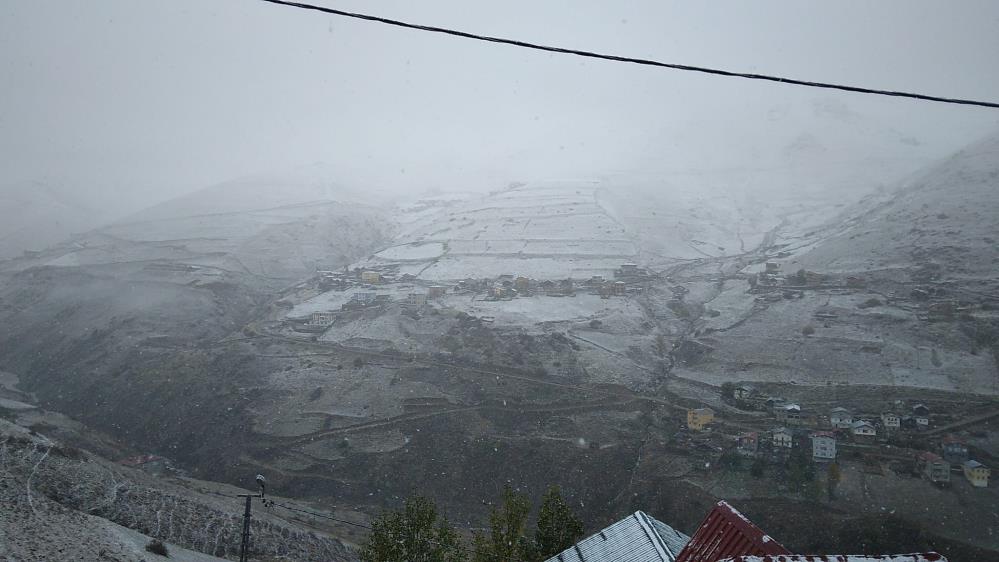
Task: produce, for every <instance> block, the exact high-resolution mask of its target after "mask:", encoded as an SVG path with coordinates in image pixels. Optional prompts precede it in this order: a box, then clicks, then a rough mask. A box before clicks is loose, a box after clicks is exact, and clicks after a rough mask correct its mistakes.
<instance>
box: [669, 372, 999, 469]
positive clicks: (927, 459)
mask: <svg viewBox="0 0 999 562" xmlns="http://www.w3.org/2000/svg"><path fill="white" fill-rule="evenodd" d="M755 396H756V394H755V391H754V390H753V389H751V388H750V387H747V386H743V387H736V388H735V390H734V392H733V398H735V399H738V400H746V399H750V398H753V397H755ZM764 402H765V403H766V404H767V406H768V409H769V411H770V412H771V414H772V415H773V416H774V418H775V419H776V421H777V424H778V425H777V426H776V427H774V428H773V429H771V430H769V431H749V432H743V433H740V434H739V435H737V436H736V438H735V450H736V452H738V453H739V454H741V455H743V456H748V457H754V458H771V459H772V460H783V459H786V458H787V457H788V454H789V453H790V452H791V451H793V450H795V449H800V448H806V450H809V449H810V451H811V458H812V460H813V461H814V462H817V463H823V462H831V461H835V460H836V457H837V446H838V445H839V444H844V443H846V444H849V445H850V446H854V445H860V446H862V447H863V446H868V447H869V446H870V445H873V444H875V443H877V442H878V441H879V440H887V439H888V437H890V436H891V435H892V434H894V433H897V432H904V431H915V432H919V431H922V430H925V429H927V428H929V427H930V409H929V407H927V406H926V405H925V404H915V405H913V406H912V407H911V409H910V412H909V413H907V414H899V413H898V412H895V411H885V412H882V413H881V414H880V415H879V416H872V417H861V416H855V415H854V414H853V413H852V412H851V411H850V410H849V409H847V408H844V407H841V406H837V407H834V408H832V409H830V410H829V411H828V413H827V414H819V413H815V412H806V411H804V410H803V409H802V407H801V406H800V405H799V404H794V403H787V402H786V401H784V400H782V399H775V398H773V397H766V399H765V401H764ZM713 422H715V412H714V410H712V409H711V408H692V409H689V410H687V428H688V429H689V430H690V431H693V432H701V431H705V430H707V429H709V426H710V425H711V424H712V423H713ZM844 446H845V445H844ZM895 451H896V452H897V451H899V449H897V448H896V449H895ZM914 460H915V464H914V469H915V470H916V471H917V472H918V474H919V475H920V476H922V477H923V478H925V479H926V480H928V481H929V482H932V483H934V484H938V485H945V484H948V483H949V482H950V478H951V473H952V472H954V471H955V470H956V471H957V472H959V473H960V472H963V474H964V476H965V478H966V479H967V480H968V482H969V483H970V484H971V485H972V486H974V487H987V486H988V481H989V477H990V475H991V470H990V469H989V467H987V466H986V465H984V464H983V463H981V462H980V461H979V460H976V459H972V458H971V457H970V456H969V450H968V446H967V444H966V443H965V442H964V441H963V440H961V439H960V438H958V437H956V436H952V435H949V436H946V437H945V438H944V439H943V440H942V441H941V442H940V443H939V447H938V449H937V451H936V452H933V451H919V452H918V453H916V455H915V459H914Z"/></svg>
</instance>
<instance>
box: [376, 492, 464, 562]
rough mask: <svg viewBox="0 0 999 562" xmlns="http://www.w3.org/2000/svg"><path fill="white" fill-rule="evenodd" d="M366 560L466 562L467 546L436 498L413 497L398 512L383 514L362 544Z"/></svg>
mask: <svg viewBox="0 0 999 562" xmlns="http://www.w3.org/2000/svg"><path fill="white" fill-rule="evenodd" d="M361 560H363V561H364V562H400V561H403V560H405V561H406V562H463V561H464V560H465V556H464V548H462V546H461V540H460V538H459V537H458V533H457V532H456V531H455V530H454V527H452V526H451V525H450V524H449V523H448V521H447V518H445V517H443V516H440V515H438V513H437V506H436V505H435V504H434V502H433V500H430V499H428V498H425V497H422V496H413V497H410V498H408V499H407V500H406V503H405V505H404V506H403V508H402V509H401V510H399V511H388V512H385V513H382V514H381V515H380V516H379V517H378V518H377V519H375V521H374V523H373V524H372V531H371V534H370V535H369V536H368V539H367V540H366V541H365V542H364V544H363V545H362V547H361Z"/></svg>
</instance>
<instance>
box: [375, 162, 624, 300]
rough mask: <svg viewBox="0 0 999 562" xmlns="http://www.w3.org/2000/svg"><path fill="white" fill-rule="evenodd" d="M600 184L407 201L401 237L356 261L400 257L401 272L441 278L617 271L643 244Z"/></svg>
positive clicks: (400, 216)
mask: <svg viewBox="0 0 999 562" xmlns="http://www.w3.org/2000/svg"><path fill="white" fill-rule="evenodd" d="M598 185H599V184H598V183H596V182H592V181H565V182H541V183H536V184H531V185H528V186H525V187H522V188H517V189H511V190H507V191H502V192H494V193H491V194H488V195H485V196H481V195H480V196H468V197H465V198H459V199H447V200H440V201H425V202H422V203H421V204H419V205H412V204H410V205H406V206H404V207H400V208H398V209H397V212H396V213H395V221H396V223H397V232H398V234H397V236H396V238H395V240H394V244H393V245H392V246H390V247H389V248H386V249H385V250H383V251H381V252H378V253H377V254H375V255H374V256H372V257H371V258H370V259H368V260H365V261H363V262H360V263H358V264H356V265H358V266H361V267H363V266H365V265H373V264H384V263H386V262H400V265H401V269H400V272H401V273H411V274H414V275H417V276H419V277H420V278H422V279H428V280H440V281H443V280H457V279H464V278H467V277H495V276H498V275H502V274H513V275H524V276H528V277H532V278H536V279H560V278H566V277H574V278H582V277H589V276H592V275H605V276H608V277H610V276H611V275H612V274H613V271H614V269H616V268H618V267H620V266H621V264H622V263H625V262H629V261H633V260H634V259H636V257H637V256H638V251H639V250H638V245H637V244H636V243H635V241H634V239H633V237H632V236H631V234H629V232H628V229H627V228H626V227H625V226H624V225H622V224H620V223H618V221H617V220H616V219H615V218H614V217H613V216H612V215H611V214H610V213H608V212H607V210H606V209H605V208H604V207H603V206H602V205H601V204H600V202H599V201H598V199H597V186H598Z"/></svg>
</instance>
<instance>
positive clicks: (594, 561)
mask: <svg viewBox="0 0 999 562" xmlns="http://www.w3.org/2000/svg"><path fill="white" fill-rule="evenodd" d="M688 542H690V537H688V536H687V535H685V534H683V533H681V532H680V531H677V530H676V529H674V528H673V527H670V526H669V525H667V524H665V523H663V522H662V521H659V520H657V519H654V518H652V517H649V516H648V515H647V514H645V513H644V512H642V511H636V512H635V513H633V514H631V515H629V516H628V517H625V518H624V519H622V520H620V521H618V522H617V523H614V524H613V525H611V526H610V527H606V528H604V529H603V530H601V531H600V532H598V533H596V534H594V535H591V536H589V537H587V538H585V539H583V540H581V541H579V542H578V543H576V544H575V545H573V546H572V547H571V548H569V549H567V550H565V551H563V552H561V553H559V554H557V555H555V556H553V557H551V558H549V559H548V560H547V561H546V562H600V561H610V560H635V561H639V560H641V561H648V562H674V561H675V560H676V556H677V554H679V553H680V551H681V550H683V547H684V546H686V545H687V543H688Z"/></svg>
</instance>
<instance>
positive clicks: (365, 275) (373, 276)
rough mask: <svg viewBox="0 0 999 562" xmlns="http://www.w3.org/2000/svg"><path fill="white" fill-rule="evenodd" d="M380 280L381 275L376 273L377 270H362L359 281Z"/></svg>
mask: <svg viewBox="0 0 999 562" xmlns="http://www.w3.org/2000/svg"><path fill="white" fill-rule="evenodd" d="M381 280H382V276H381V275H379V274H378V272H377V271H362V272H361V281H362V282H364V283H378V282H380V281H381Z"/></svg>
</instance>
